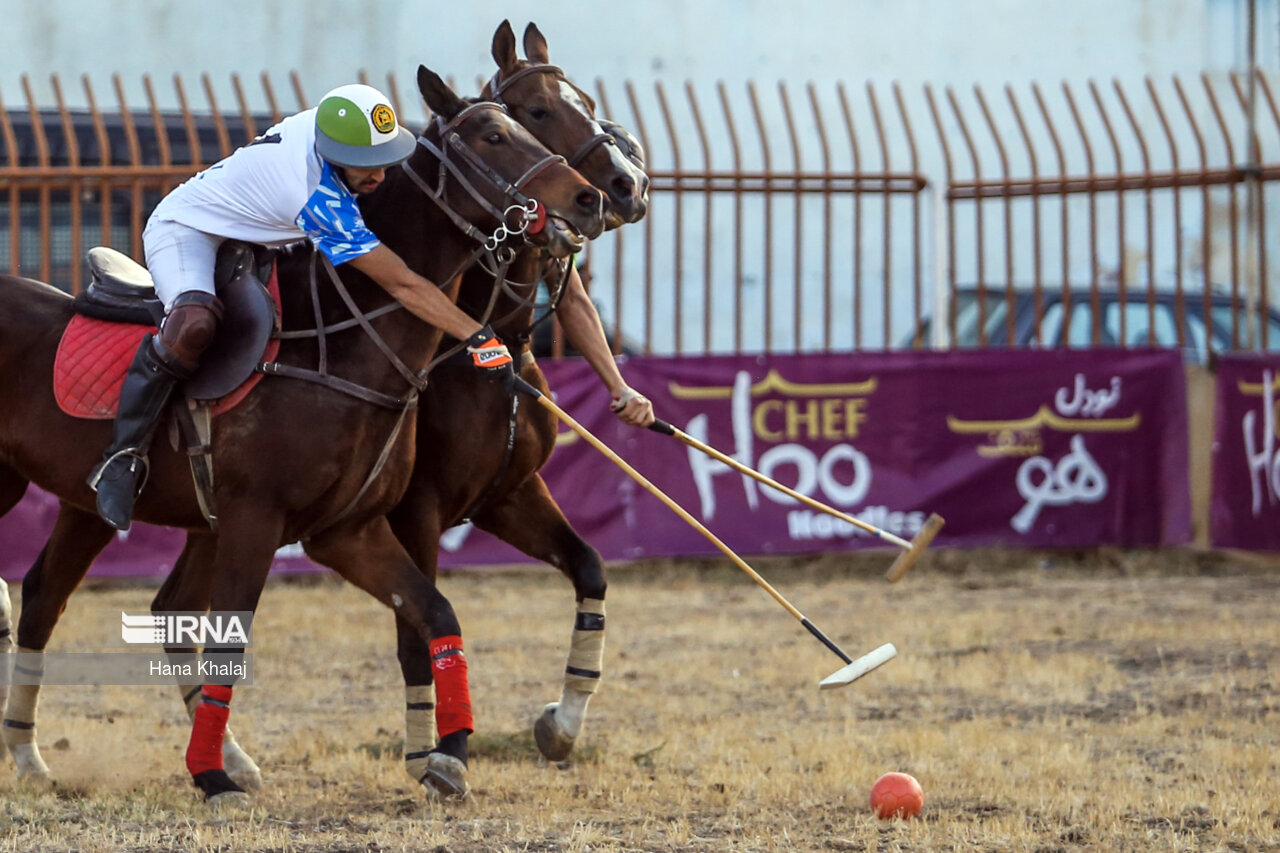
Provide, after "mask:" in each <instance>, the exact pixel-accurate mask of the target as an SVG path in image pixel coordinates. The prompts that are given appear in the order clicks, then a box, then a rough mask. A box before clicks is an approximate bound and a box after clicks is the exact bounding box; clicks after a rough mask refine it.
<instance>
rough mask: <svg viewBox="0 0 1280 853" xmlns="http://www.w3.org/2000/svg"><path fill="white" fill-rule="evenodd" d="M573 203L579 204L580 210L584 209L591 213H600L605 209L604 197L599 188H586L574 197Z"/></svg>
mask: <svg viewBox="0 0 1280 853" xmlns="http://www.w3.org/2000/svg"><path fill="white" fill-rule="evenodd" d="M573 203H574V204H576V205H577V206H578V209H579V210H583V211H585V212H587V213H590V214H593V215H594V214H598V213H600V211H601V210H603V209H604V198H603V196H601V195H600V192H599V191H598V190H593V189H585V190H583V191H582V192H580V193H578V195H577V196H575V197H574V199H573Z"/></svg>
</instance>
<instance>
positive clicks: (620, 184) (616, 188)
mask: <svg viewBox="0 0 1280 853" xmlns="http://www.w3.org/2000/svg"><path fill="white" fill-rule="evenodd" d="M635 193H636V182H635V181H633V180H631V177H630V176H629V175H621V176H619V177H616V178H614V179H613V195H614V197H615V198H619V199H625V200H630V199H631V198H633V197H634V196H635Z"/></svg>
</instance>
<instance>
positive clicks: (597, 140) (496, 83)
mask: <svg viewBox="0 0 1280 853" xmlns="http://www.w3.org/2000/svg"><path fill="white" fill-rule="evenodd" d="M532 74H553V75H555V76H556V77H558V78H559V79H560V80H561V82H564V83H567V84H569V88H571V89H573V91H575V92H577V93H578V95H579V96H580V97H581V98H582V101H583V103H584V104H585V103H589V102H590V100H591V99H590V96H589V95H587V93H586V92H584V91H582V89H580V88H579V87H578V86H577V84H575V83H574V82H573V81H572V80H570V79H569V78H568V77H566V76H565V73H564V71H563V70H562V69H561V68H560V67H559V66H556V65H526V66H525V67H524V68H521V69H520V70H519V71H517V72H516V73H514V74H512V75H511V76H510V77H508V78H507V79H505V80H499V79H498V78H499V77H501V76H502V69H498V70H497V71H495V72H494V74H493V79H491V80H490V81H489V97H490V98H491V99H492V100H493V102H494V103H495V104H500V105H502V107H503V108H504V109H507V104H506V102H505V101H503V100H502V93H503V92H505V91H506V90H507V89H510V88H511V86H512V85H513V84H515V83H516V82H517V81H519V80H523V79H524V78H525V77H528V76H530V75H532ZM592 118H593V120H594V117H592ZM601 145H612V146H613V147H615V148H617V147H618V140H616V139H614V138H613V135H612V134H610V133H604V132H601V133H597V134H596V135H595V136H593V137H591V138H590V139H588V140H587V141H586V142H584V143H582V144H581V145H579V146H578V150H577V151H575V152H573V154H572V155H571V156H570V157H569V159H568V163H569V165H570V166H572V167H574V168H577V166H578V164H579V163H581V162H582V161H583V160H585V159H586V157H587V155H588V154H590V153H591V152H592V151H594V150H595V149H596V148H598V147H599V146H601Z"/></svg>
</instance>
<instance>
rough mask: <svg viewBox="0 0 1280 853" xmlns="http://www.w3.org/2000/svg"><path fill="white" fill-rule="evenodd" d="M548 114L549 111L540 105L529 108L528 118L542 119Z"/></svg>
mask: <svg viewBox="0 0 1280 853" xmlns="http://www.w3.org/2000/svg"><path fill="white" fill-rule="evenodd" d="M549 115H550V113H549V112H547V111H546V110H544V109H543V108H542V107H531V108H530V109H529V118H531V119H533V120H534V121H542V120H543V119H545V118H546V117H547V116H549Z"/></svg>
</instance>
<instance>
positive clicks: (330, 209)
mask: <svg viewBox="0 0 1280 853" xmlns="http://www.w3.org/2000/svg"><path fill="white" fill-rule="evenodd" d="M296 224H297V226H298V227H299V228H300V229H302V230H303V231H304V232H306V234H307V236H308V237H310V238H311V242H312V243H314V244H315V246H316V248H317V249H319V250H320V251H321V252H323V253H324V255H325V257H327V258H328V259H329V262H330V263H332V264H333V265H334V266H335V267H336V266H338V265H339V264H345V263H346V262H347V261H350V260H352V259H354V258H358V257H360V256H361V255H365V254H368V253H369V252H372V251H373V250H374V249H376V248H378V246H379V245H381V243H380V242H379V240H378V238H377V237H375V236H374V235H373V232H372V231H370V230H369V227H368V226H367V225H365V224H364V217H362V216H361V215H360V208H359V206H358V205H357V204H356V198H355V196H354V195H352V194H351V193H350V192H349V191H348V190H347V188H346V187H344V186H342V185H341V183H340V182H339V178H338V175H337V173H336V172H334V171H333V169H332V167H331V166H330V165H329V164H328V163H325V164H324V171H323V173H322V175H321V178H320V185H319V186H317V187H316V191H315V192H314V193H312V194H311V198H309V199H307V203H306V205H305V206H304V207H303V208H302V211H301V212H300V213H299V214H298V218H297V220H296Z"/></svg>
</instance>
